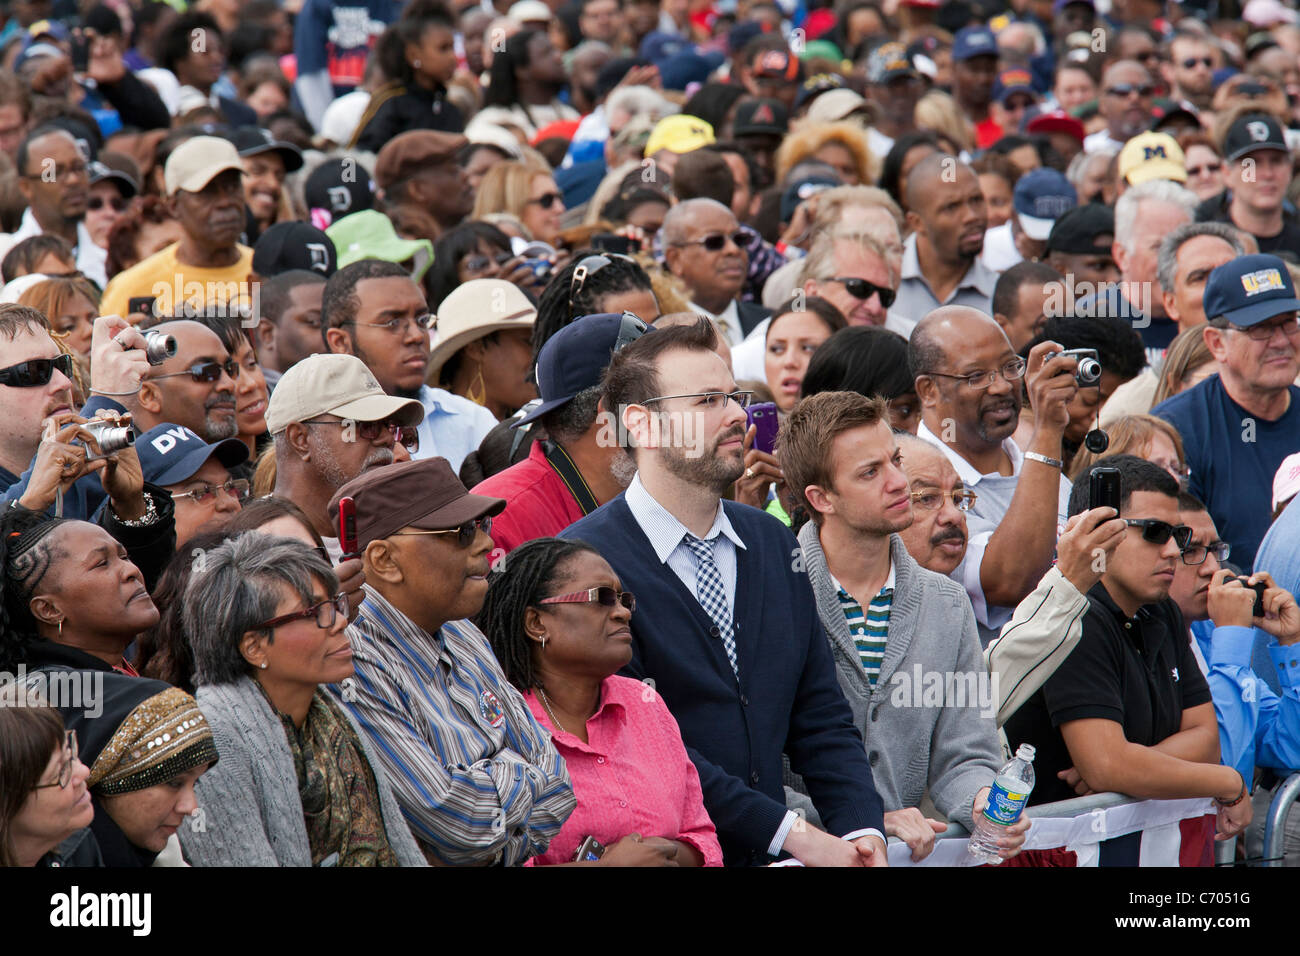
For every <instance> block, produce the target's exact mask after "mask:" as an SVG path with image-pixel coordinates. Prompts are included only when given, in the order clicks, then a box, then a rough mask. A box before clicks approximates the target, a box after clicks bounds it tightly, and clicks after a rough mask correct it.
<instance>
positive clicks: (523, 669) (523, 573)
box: [474, 538, 597, 693]
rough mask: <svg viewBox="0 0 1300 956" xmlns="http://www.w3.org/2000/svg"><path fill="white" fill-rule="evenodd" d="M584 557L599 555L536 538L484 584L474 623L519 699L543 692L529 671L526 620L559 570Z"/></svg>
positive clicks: (530, 653)
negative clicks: (524, 694) (535, 689)
mask: <svg viewBox="0 0 1300 956" xmlns="http://www.w3.org/2000/svg"><path fill="white" fill-rule="evenodd" d="M585 552H591V553H592V554H595V553H597V552H596V549H595V548H593V547H592V546H591V545H589V544H586V543H584V542H582V541H567V540H562V539H560V538H537V539H535V540H533V541H529V542H527V543H526V544H521V545H520V546H519V547H517V548H515V549H514V550H513V551H511V552H510V553H509V554H508V555H506V557H505V558H504V559H502V560H501V561H500V562H499V563H498V565H497V567H496V568H494V569H493V570H492V573H491V575H490V576H489V578H488V593H487V598H486V599H485V600H484V602H483V609H482V610H481V611H479V613H478V616H477V617H476V618H475V619H474V623H475V624H477V625H478V628H479V630H480V631H482V632H483V633H484V634H485V635H486V636H487V639H488V643H490V644H491V645H492V651H493V653H495V654H496V656H497V660H498V661H499V662H500V664H501V670H502V671H503V672H504V673H505V675H506V680H508V681H510V683H511V684H513V685H514V686H515V687H517V688H518V689H519V691H520V692H521V693H522V692H526V691H528V690H529V689H530V688H533V687H540V686H541V680H540V679H539V678H538V676H537V669H536V668H535V667H534V666H533V642H532V641H530V640H529V639H528V635H527V634H526V633H524V615H525V614H526V613H527V611H528V609H529V608H530V607H534V606H536V604H537V602H538V601H540V600H541V599H542V598H544V597H549V596H550V595H551V593H552V592H553V591H554V589H555V587H556V586H557V584H558V583H559V581H560V578H561V575H560V573H559V569H560V566H561V565H562V564H564V563H565V562H566V561H568V560H569V558H572V557H573V556H575V555H578V554H583V553H585Z"/></svg>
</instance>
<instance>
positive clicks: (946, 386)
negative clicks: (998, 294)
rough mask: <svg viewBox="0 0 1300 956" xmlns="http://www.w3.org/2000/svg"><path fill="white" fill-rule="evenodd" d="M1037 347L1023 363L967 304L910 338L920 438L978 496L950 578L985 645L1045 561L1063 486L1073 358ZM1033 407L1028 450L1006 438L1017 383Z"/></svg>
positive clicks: (940, 312) (1013, 418)
mask: <svg viewBox="0 0 1300 956" xmlns="http://www.w3.org/2000/svg"><path fill="white" fill-rule="evenodd" d="M1060 350H1061V346H1060V345H1058V344H1056V343H1055V342H1043V343H1041V344H1039V345H1037V346H1035V347H1034V348H1033V349H1032V350H1031V351H1030V353H1029V361H1028V362H1027V363H1026V362H1025V360H1024V359H1021V358H1020V357H1019V356H1018V355H1016V353H1015V350H1014V349H1013V348H1012V347H1011V343H1010V341H1008V340H1007V336H1006V333H1005V332H1003V331H1002V328H1001V326H999V325H998V324H997V322H996V321H994V319H993V318H992V317H991V316H988V315H985V314H983V313H981V312H979V311H977V310H976V309H969V308H966V307H964V306H947V307H945V308H942V309H936V310H935V311H934V312H931V313H930V314H929V315H927V316H926V317H925V318H924V319H922V320H921V322H920V324H918V325H917V327H916V329H915V331H914V332H913V333H912V338H911V340H910V341H909V342H908V349H907V351H908V356H907V357H908V363H909V365H910V367H911V371H912V375H913V376H914V377H915V379H916V394H917V396H918V397H919V398H920V400H921V405H922V412H921V425H920V427H919V428H918V430H917V435H918V437H920V438H923V439H925V440H926V441H928V442H931V443H933V444H934V445H935V446H937V447H938V448H939V449H940V450H941V451H943V453H944V455H945V456H946V457H947V458H948V460H949V462H951V463H952V466H953V468H954V469H955V470H956V471H957V474H958V475H959V476H960V477H961V479H962V481H963V482H964V483H965V486H966V487H967V488H969V489H970V490H971V491H973V492H975V494H976V495H977V498H976V501H975V506H974V508H973V509H972V510H971V512H970V515H969V518H968V520H969V522H970V542H969V544H968V545H967V551H966V556H965V558H964V559H963V560H962V563H961V564H960V565H959V566H958V567H957V568H956V570H954V571H953V576H954V577H955V578H956V579H957V580H958V581H960V582H962V584H964V585H965V587H966V591H967V593H968V594H969V595H970V599H971V603H972V604H973V605H974V607H975V617H976V620H977V621H978V622H979V624H980V629H981V630H980V637H981V640H982V641H984V643H987V642H988V641H989V640H990V639H992V638H993V637H994V636H995V635H996V634H997V632H998V629H999V628H1000V627H1001V626H1002V625H1003V624H1004V623H1006V621H1007V619H1008V618H1009V617H1010V616H1011V610H1012V608H1014V607H1015V606H1016V605H1017V604H1019V603H1020V601H1021V600H1022V599H1023V598H1024V597H1025V595H1026V594H1028V593H1029V592H1030V591H1031V590H1033V588H1034V585H1035V584H1036V583H1037V582H1038V579H1039V578H1040V577H1042V575H1043V572H1044V571H1046V570H1047V568H1048V566H1049V565H1050V564H1051V562H1052V554H1053V551H1054V549H1055V546H1056V538H1057V534H1058V532H1059V528H1060V527H1061V526H1063V525H1064V524H1065V506H1066V502H1067V501H1068V499H1069V493H1070V482H1069V481H1067V480H1066V478H1065V476H1064V475H1062V474H1061V448H1062V445H1061V443H1062V440H1063V436H1064V432H1065V428H1066V427H1067V426H1068V425H1069V423H1070V413H1069V404H1070V402H1071V400H1073V398H1074V393H1075V391H1076V385H1075V381H1074V371H1075V365H1076V363H1075V361H1074V359H1071V358H1069V357H1066V356H1057V357H1056V358H1053V359H1051V360H1050V361H1047V359H1046V357H1047V354H1048V353H1049V352H1059V351H1060ZM1026 377H1027V378H1028V390H1029V396H1030V402H1031V403H1032V406H1033V408H1034V410H1035V416H1034V434H1033V436H1032V438H1031V440H1030V442H1029V450H1028V451H1026V452H1023V453H1022V452H1021V451H1020V449H1019V448H1018V447H1017V446H1016V444H1015V442H1014V441H1012V440H1011V435H1012V433H1014V432H1015V429H1016V423H1017V421H1018V419H1019V415H1020V401H1021V400H1020V388H1021V386H1020V380H1021V379H1022V378H1026Z"/></svg>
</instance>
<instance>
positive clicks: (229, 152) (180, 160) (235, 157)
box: [163, 136, 244, 196]
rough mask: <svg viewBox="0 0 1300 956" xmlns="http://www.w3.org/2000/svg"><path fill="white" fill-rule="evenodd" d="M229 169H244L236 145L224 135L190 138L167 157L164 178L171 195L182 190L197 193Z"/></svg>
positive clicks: (241, 170) (168, 193)
mask: <svg viewBox="0 0 1300 956" xmlns="http://www.w3.org/2000/svg"><path fill="white" fill-rule="evenodd" d="M228 169H236V170H239V172H241V173H242V172H243V171H244V164H243V162H241V161H240V159H239V150H237V149H235V144H234V143H232V142H231V141H230V140H228V139H222V138H221V137H220V136H195V137H193V138H192V139H187V140H186V141H185V142H183V143H181V144H180V145H179V146H177V147H176V148H175V149H174V150H172V154H171V155H170V156H168V157H167V165H166V166H164V167H163V181H164V183H165V185H166V187H167V195H168V196H175V195H176V193H177V191H178V190H182V189H183V190H185V191H186V192H187V193H196V192H199V191H200V190H202V189H203V188H204V187H205V186H207V184H208V183H210V182H212V180H214V179H216V178H217V176H219V175H221V174H222V173H224V172H225V171H226V170H228Z"/></svg>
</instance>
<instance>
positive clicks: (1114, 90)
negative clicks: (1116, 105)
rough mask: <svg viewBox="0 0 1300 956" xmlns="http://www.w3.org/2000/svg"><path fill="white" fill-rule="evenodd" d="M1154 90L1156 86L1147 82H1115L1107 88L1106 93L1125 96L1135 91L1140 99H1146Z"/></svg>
mask: <svg viewBox="0 0 1300 956" xmlns="http://www.w3.org/2000/svg"><path fill="white" fill-rule="evenodd" d="M1155 91H1156V88H1155V87H1154V86H1152V85H1150V84H1149V83H1142V84H1137V83H1116V84H1115V85H1114V86H1112V87H1108V88H1107V90H1106V95H1107V96H1118V97H1126V96H1132V95H1133V94H1134V93H1136V94H1137V95H1138V96H1140V97H1141V98H1142V99H1146V98H1147V97H1148V96H1153V95H1154V94H1155Z"/></svg>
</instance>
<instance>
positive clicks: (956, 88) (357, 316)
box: [0, 0, 1300, 867]
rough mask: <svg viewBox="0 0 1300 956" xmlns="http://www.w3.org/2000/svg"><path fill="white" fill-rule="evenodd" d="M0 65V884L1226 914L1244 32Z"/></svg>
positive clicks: (1250, 751)
mask: <svg viewBox="0 0 1300 956" xmlns="http://www.w3.org/2000/svg"><path fill="white" fill-rule="evenodd" d="M0 9H3V15H4V22H3V27H2V28H0V62H2V63H3V66H4V69H3V70H2V71H0V273H2V279H3V284H2V285H0V864H3V865H12V866H110V867H143V866H184V865H189V866H222V865H224V866H423V865H434V866H544V865H579V866H589V865H598V866H723V865H728V866H760V865H768V864H772V863H798V864H803V865H807V866H823V865H825V866H885V865H888V862H889V856H890V853H889V844H890V842H891V841H892V842H894V843H901V844H903V845H905V851H904V852H905V853H906V855H907V857H908V858H910V860H912V861H917V862H919V861H921V860H924V859H925V858H926V857H927V856H929V855H930V854H931V853H932V852H933V851H934V849H935V846H936V841H937V840H938V839H940V838H941V837H942V836H943V835H944V834H945V833H949V834H950V831H955V832H959V833H960V832H965V831H974V830H975V829H976V828H977V827H979V826H980V825H981V820H984V821H989V820H991V819H992V817H991V816H990V815H988V814H986V813H985V811H986V809H989V808H990V804H991V802H997V801H999V800H1003V799H1005V794H1003V793H1002V791H1001V790H1000V789H996V788H998V787H1000V785H998V784H995V781H994V778H995V776H996V775H997V774H998V772H999V769H1000V768H1001V767H1002V765H1003V764H1004V763H1005V762H1006V761H1007V759H1008V758H1009V756H1010V755H1011V754H1012V753H1014V752H1016V750H1017V748H1019V747H1020V745H1022V744H1030V745H1032V747H1033V748H1034V749H1035V751H1036V755H1035V759H1034V768H1035V772H1036V774H1037V781H1038V783H1037V786H1036V787H1035V789H1034V790H1033V793H1032V797H1031V801H1032V803H1033V804H1034V805H1045V804H1050V803H1054V802H1056V801H1060V800H1065V799H1069V798H1072V797H1075V796H1082V795H1089V794H1094V793H1104V792H1118V793H1121V794H1124V795H1126V796H1127V797H1129V798H1132V799H1135V800H1146V799H1150V800H1172V799H1182V798H1188V799H1190V798H1199V799H1201V800H1202V801H1203V803H1204V807H1205V815H1204V816H1203V817H1201V818H1200V819H1199V820H1198V821H1196V827H1192V828H1190V829H1188V828H1185V832H1184V839H1185V840H1186V841H1188V842H1189V844H1191V845H1193V849H1192V850H1190V851H1188V853H1187V854H1186V855H1187V856H1188V857H1189V858H1195V859H1197V860H1199V861H1200V862H1202V863H1208V862H1210V861H1211V860H1212V858H1213V849H1214V844H1215V839H1216V838H1217V839H1218V840H1220V841H1222V840H1227V839H1229V838H1234V837H1235V838H1238V839H1237V842H1236V846H1235V849H1234V850H1233V851H1232V854H1230V855H1232V856H1233V858H1234V859H1236V860H1237V861H1239V862H1242V863H1247V862H1251V861H1253V860H1256V859H1257V858H1258V857H1259V855H1260V853H1261V846H1262V819H1263V817H1264V816H1265V808H1266V807H1267V806H1268V803H1269V801H1270V799H1271V798H1272V794H1273V791H1274V790H1275V789H1276V787H1277V785H1278V783H1279V781H1280V780H1282V779H1284V778H1285V777H1286V776H1287V775H1288V773H1290V772H1293V771H1296V770H1300V743H1298V742H1300V676H1297V675H1298V674H1300V670H1298V668H1300V607H1298V606H1297V603H1296V599H1295V597H1294V595H1295V594H1296V593H1297V589H1298V588H1300V544H1298V542H1300V504H1297V503H1296V502H1295V498H1296V496H1297V493H1298V492H1300V404H1298V402H1300V387H1298V386H1297V384H1296V383H1297V380H1300V318H1298V315H1300V297H1297V292H1296V280H1297V278H1298V277H1300V213H1298V212H1297V204H1298V203H1300V177H1297V176H1296V175H1295V174H1294V173H1295V168H1296V166H1295V160H1296V156H1297V154H1298V153H1300V66H1298V65H1297V64H1300V12H1297V10H1296V9H1294V8H1293V7H1291V6H1289V5H1288V4H1287V3H1285V2H1282V0H1247V2H1245V3H1244V4H1243V3H1241V2H1240V0H1221V2H1219V3H1216V4H1208V3H1205V2H1198V0H1187V2H1182V3H1169V2H1166V0H1110V2H1109V3H1107V2H1105V0H1101V2H1094V0H948V2H942V3H941V2H939V0H802V2H793V0H518V2H513V3H512V2H510V0H496V2H495V3H494V2H492V0H471V2H468V3H465V2H461V3H451V2H448V0H406V2H404V3H403V2H397V0H358V2H357V3H354V4H351V5H338V4H334V3H327V2H324V0H283V2H281V0H196V2H193V3H190V4H188V5H187V4H186V3H185V2H183V0H174V2H173V0H167V2H162V0H99V2H96V0H86V2H79V3H74V2H73V0H12V2H9V3H5V4H0ZM936 677H937V683H936ZM935 686H937V687H938V688H939V691H938V692H937V693H931V690H932V689H933V688H934V687H935ZM990 813H992V811H991V810H990ZM1295 819H1296V821H1297V823H1296V824H1295V825H1294V826H1292V825H1288V827H1287V834H1286V836H1287V851H1288V861H1289V862H1297V861H1300V815H1297V816H1296V817H1295ZM1031 832H1032V829H1031V823H1030V819H1029V818H1028V817H1022V818H1021V819H1020V820H1019V821H1018V822H1015V823H1014V824H1013V825H1009V826H1003V827H999V828H998V829H997V830H996V834H997V835H996V837H995V843H994V845H995V849H996V852H997V854H998V856H999V857H1000V858H1001V860H1003V861H1006V865H1014V866H1022V865H1023V866H1041V865H1057V864H1058V863H1060V862H1061V859H1060V854H1061V851H1060V849H1059V848H1055V849H1053V848H1035V849H1026V848H1025V845H1026V840H1027V839H1028V838H1029V835H1030V834H1031ZM1141 838H1142V833H1141V832H1140V831H1139V832H1135V833H1130V834H1127V835H1124V836H1120V837H1117V838H1114V839H1110V840H1105V841H1103V842H1102V843H1101V844H1100V849H1099V854H1100V861H1101V862H1102V863H1103V864H1106V863H1108V862H1110V863H1122V862H1124V861H1129V860H1131V859H1133V857H1134V847H1135V846H1136V844H1137V842H1139V841H1140V840H1141Z"/></svg>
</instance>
